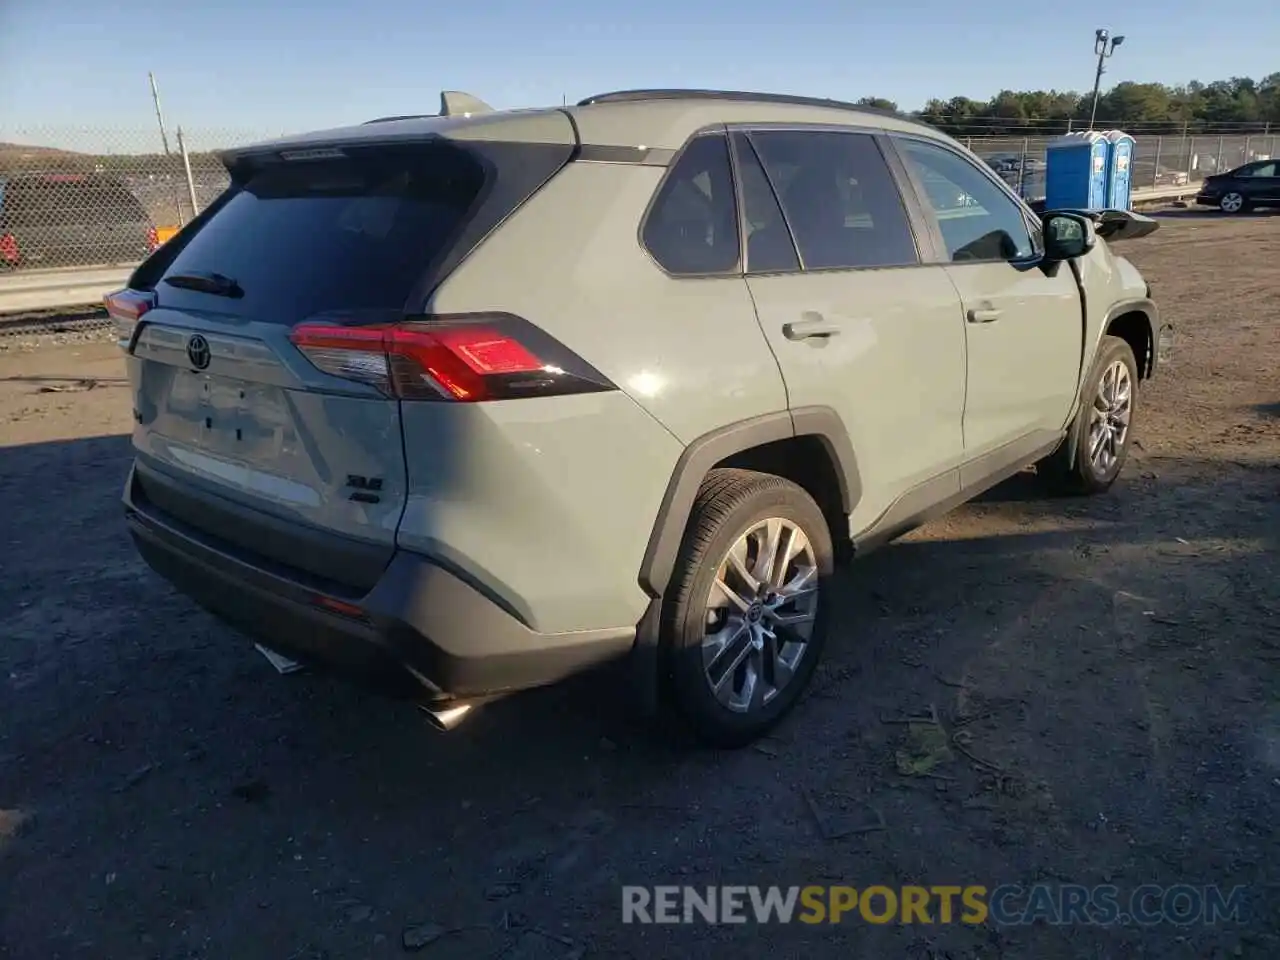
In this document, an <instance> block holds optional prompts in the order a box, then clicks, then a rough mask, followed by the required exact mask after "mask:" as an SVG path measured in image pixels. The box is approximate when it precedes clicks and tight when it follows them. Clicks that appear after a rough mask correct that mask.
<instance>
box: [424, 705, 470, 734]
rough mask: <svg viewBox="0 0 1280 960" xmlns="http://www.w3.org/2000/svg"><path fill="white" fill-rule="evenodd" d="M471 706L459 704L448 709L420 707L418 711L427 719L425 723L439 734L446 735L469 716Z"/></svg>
mask: <svg viewBox="0 0 1280 960" xmlns="http://www.w3.org/2000/svg"><path fill="white" fill-rule="evenodd" d="M472 707H473V705H472V704H470V703H459V704H455V705H453V706H449V707H426V706H424V707H421V708H420V709H421V710H422V712H423V713H424V714H425V715H426V717H427V722H428V723H429V724H431V726H432V727H434V728H435V729H436V730H439V731H440V732H441V733H448V732H449V731H450V730H453V729H455V728H456V727H457V726H458V725H459V724H460V723H462V721H463V720H465V719H467V717H468V716H469V715H470V713H471V710H472Z"/></svg>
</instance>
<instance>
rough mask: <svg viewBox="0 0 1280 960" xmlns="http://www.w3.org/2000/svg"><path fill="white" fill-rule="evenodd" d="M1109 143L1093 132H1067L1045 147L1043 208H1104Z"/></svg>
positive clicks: (1099, 134) (1103, 137)
mask: <svg viewBox="0 0 1280 960" xmlns="http://www.w3.org/2000/svg"><path fill="white" fill-rule="evenodd" d="M1110 147H1111V144H1110V142H1109V141H1108V140H1107V137H1106V134H1102V133H1098V132H1097V131H1096V130H1086V131H1082V132H1080V133H1068V134H1064V135H1063V136H1061V137H1057V138H1055V139H1053V140H1050V141H1049V143H1048V144H1047V145H1046V146H1045V170H1044V208H1045V209H1046V210H1063V209H1068V210H1101V209H1102V208H1103V207H1105V206H1106V205H1107V156H1108V152H1109V150H1110Z"/></svg>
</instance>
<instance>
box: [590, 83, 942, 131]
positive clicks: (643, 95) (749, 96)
mask: <svg viewBox="0 0 1280 960" xmlns="http://www.w3.org/2000/svg"><path fill="white" fill-rule="evenodd" d="M646 100H738V101H741V102H747V103H781V104H789V105H792V106H797V107H827V108H830V109H834V110H857V111H858V112H859V113H872V114H877V115H879V116H882V117H894V118H895V119H898V120H907V121H910V122H912V123H920V122H921V121H920V120H918V119H917V118H915V117H912V116H910V115H909V114H905V113H902V112H901V111H898V110H885V109H882V108H880V107H867V106H862V105H860V104H856V103H849V102H848V101H845V100H828V99H826V98H823V97H801V96H796V95H794V94H790V93H751V92H748V91H745V90H681V89H657V90H616V91H614V92H612V93H597V94H596V95H595V96H591V97H587V98H586V99H585V100H579V101H578V106H580V107H589V106H591V105H592V104H597V103H637V102H642V101H646Z"/></svg>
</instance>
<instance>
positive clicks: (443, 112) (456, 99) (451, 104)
mask: <svg viewBox="0 0 1280 960" xmlns="http://www.w3.org/2000/svg"><path fill="white" fill-rule="evenodd" d="M477 113H493V107H491V106H489V105H488V104H487V103H485V102H484V101H483V100H481V99H480V98H479V97H473V96H472V95H471V94H469V93H463V92H462V91H461V90H442V91H440V112H439V113H407V114H405V115H404V116H400V117H378V118H377V119H376V120H366V121H365V124H370V123H391V122H392V121H394V120H425V119H427V118H428V117H470V116H472V115H474V114H477Z"/></svg>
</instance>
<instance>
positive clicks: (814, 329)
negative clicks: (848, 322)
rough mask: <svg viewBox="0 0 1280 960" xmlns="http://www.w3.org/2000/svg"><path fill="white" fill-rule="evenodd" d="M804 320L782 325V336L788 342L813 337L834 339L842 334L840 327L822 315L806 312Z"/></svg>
mask: <svg viewBox="0 0 1280 960" xmlns="http://www.w3.org/2000/svg"><path fill="white" fill-rule="evenodd" d="M801 316H803V317H804V319H803V320H797V321H795V322H794V323H784V324H783V325H782V335H783V336H784V337H786V338H787V339H788V340H809V339H811V338H813V337H833V336H835V335H836V334H837V333H839V332H840V326H839V325H838V324H836V323H833V322H832V321H830V320H828V319H827V318H826V317H824V316H823V315H822V314H820V313H810V312H805V313H803V314H801Z"/></svg>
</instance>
